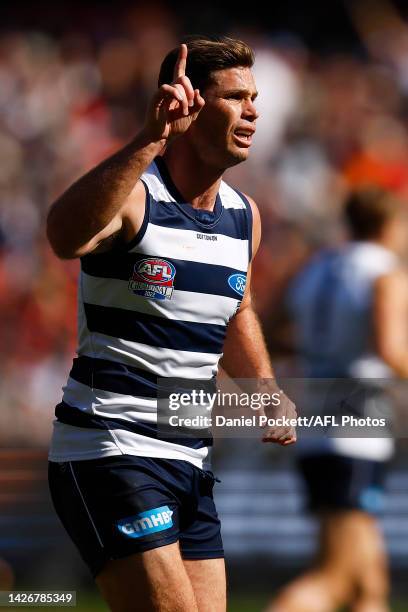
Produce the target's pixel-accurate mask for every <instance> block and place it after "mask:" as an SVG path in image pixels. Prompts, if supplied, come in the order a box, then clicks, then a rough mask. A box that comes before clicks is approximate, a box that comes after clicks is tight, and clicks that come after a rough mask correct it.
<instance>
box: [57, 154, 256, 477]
mask: <svg viewBox="0 0 408 612" xmlns="http://www.w3.org/2000/svg"><path fill="white" fill-rule="evenodd" d="M141 179H142V181H143V183H144V186H145V189H146V212H145V217H144V221H143V224H142V227H141V229H140V231H139V233H138V235H137V236H135V238H134V239H133V240H132V242H131V243H129V244H127V245H126V247H120V248H119V247H118V248H115V249H113V250H111V251H109V252H107V253H101V254H89V255H86V256H85V257H82V259H81V272H80V278H79V290H78V326H79V347H78V356H77V357H76V358H75V359H74V363H73V366H72V370H71V372H70V375H69V378H68V382H67V385H66V386H65V387H64V395H63V399H62V402H61V403H60V404H59V405H58V406H57V408H56V420H55V421H54V432H53V437H52V443H51V450H50V455H49V457H50V460H51V461H69V460H81V459H94V458H98V457H102V456H108V455H119V454H131V455H141V456H147V457H161V458H170V459H184V460H187V461H190V462H191V463H193V464H195V465H197V466H198V467H202V465H203V461H205V460H206V459H207V457H208V452H209V448H208V444H209V441H208V439H207V440H201V439H196V438H183V439H182V440H180V439H177V440H175V441H168V440H161V439H159V438H158V436H157V379H158V378H160V377H170V378H184V379H211V378H214V377H215V376H216V374H217V369H218V362H219V359H220V358H221V356H222V349H223V343H224V338H225V334H226V329H227V325H228V322H229V320H230V319H231V317H232V316H233V315H234V314H235V312H236V310H237V308H238V307H239V305H240V303H241V300H242V296H243V292H244V289H245V279H246V273H247V269H248V265H249V261H250V258H251V249H252V246H251V237H252V214H251V209H250V205H249V202H248V201H247V199H246V198H245V196H244V195H243V194H241V193H240V192H238V191H236V190H234V189H232V188H231V187H230V186H229V185H227V184H226V183H225V182H224V181H222V182H221V186H220V190H219V193H218V195H217V198H216V202H215V206H214V210H213V211H205V210H199V209H194V208H193V207H192V206H191V205H190V204H188V203H186V202H183V199H182V197H181V196H180V194H179V193H178V192H177V190H176V188H175V186H174V184H173V183H172V181H171V178H170V176H169V174H168V172H167V169H166V166H165V164H164V161H163V160H162V159H161V158H156V159H155V161H154V162H153V163H152V164H151V165H150V166H149V168H148V169H147V170H146V172H145V173H144V174H143V175H142V177H141ZM176 442H177V443H176Z"/></svg>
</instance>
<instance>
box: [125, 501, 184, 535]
mask: <svg viewBox="0 0 408 612" xmlns="http://www.w3.org/2000/svg"><path fill="white" fill-rule="evenodd" d="M172 515H173V511H172V510H170V508H169V507H168V506H160V507H159V508H153V509H152V510H146V512H140V513H139V514H136V515H135V516H131V517H128V518H125V519H122V520H120V521H118V523H117V524H116V526H117V528H118V529H119V531H120V532H121V533H123V535H125V536H128V537H129V538H142V537H143V536H147V535H150V534H151V533H156V532H157V531H164V530H165V529H170V527H173V519H172Z"/></svg>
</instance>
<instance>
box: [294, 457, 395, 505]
mask: <svg viewBox="0 0 408 612" xmlns="http://www.w3.org/2000/svg"><path fill="white" fill-rule="evenodd" d="M386 465H387V464H386V462H383V461H373V460H371V459H360V458H354V457H345V456H342V455H335V454H328V453H325V454H321V455H305V456H303V457H300V458H299V459H298V466H299V469H300V472H301V474H302V476H303V479H304V483H305V488H306V494H307V498H308V508H309V510H312V511H316V512H321V511H324V510H327V511H330V512H332V511H336V510H362V511H364V512H369V513H371V514H377V513H381V512H382V511H383V508H384V479H385V472H386Z"/></svg>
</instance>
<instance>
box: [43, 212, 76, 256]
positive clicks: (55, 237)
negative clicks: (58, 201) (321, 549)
mask: <svg viewBox="0 0 408 612" xmlns="http://www.w3.org/2000/svg"><path fill="white" fill-rule="evenodd" d="M46 233H47V239H48V242H49V243H50V246H51V248H52V250H53V251H54V253H55V255H56V256H57V257H59V258H60V259H73V258H74V257H76V254H75V253H74V252H73V250H72V248H70V245H69V244H67V236H66V232H64V226H63V224H62V223H61V222H60V221H59V219H58V215H56V214H55V209H54V208H51V209H50V211H49V213H48V216H47V226H46Z"/></svg>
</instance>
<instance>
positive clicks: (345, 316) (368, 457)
mask: <svg viewBox="0 0 408 612" xmlns="http://www.w3.org/2000/svg"><path fill="white" fill-rule="evenodd" d="M345 216H346V221H347V223H348V226H349V229H350V233H351V241H350V243H349V244H347V245H345V246H343V247H341V248H339V249H336V250H332V251H324V252H321V253H319V254H318V255H317V256H316V257H315V258H314V259H313V260H312V261H311V262H310V263H309V264H308V265H307V266H306V268H305V269H304V270H303V271H301V273H300V274H299V275H298V277H297V278H295V280H294V283H293V286H292V288H291V291H290V294H289V304H290V310H291V314H292V317H293V320H294V333H295V336H294V338H295V343H296V345H297V350H298V352H299V355H300V357H301V359H302V362H303V366H304V374H305V376H306V377H311V378H342V379H355V382H354V384H356V380H357V379H367V378H389V377H392V376H394V375H397V376H400V377H403V378H406V377H408V343H407V340H408V335H407V321H408V291H407V277H406V274H405V272H404V271H403V270H402V268H401V266H400V263H399V257H398V256H399V255H401V254H402V252H403V250H404V248H406V243H407V226H406V219H405V212H404V207H403V204H402V203H401V202H400V201H397V200H396V199H395V198H394V197H393V196H391V195H390V194H389V193H385V192H383V191H381V190H378V189H376V188H372V189H368V188H367V189H365V190H362V191H359V192H356V193H353V194H351V195H350V196H349V198H348V201H347V202H346V205H345ZM350 383H351V386H352V384H353V383H352V380H350ZM342 384H343V386H344V385H347V382H346V381H343V383H342ZM360 390H361V387H360ZM367 392H368V393H367V394H366V395H365V400H364V399H363V400H362V402H361V405H360V406H359V407H360V409H361V411H362V415H363V414H364V415H365V416H367V414H369V410H370V405H369V401H370V398H371V400H373V399H374V401H375V405H377V406H378V402H379V401H385V397H381V394H382V392H381V390H380V391H378V389H377V390H373V391H370V390H369V389H367ZM357 406H358V401H357ZM353 407H354V408H356V405H355V403H354V406H353ZM329 408H330V407H329ZM357 415H358V413H357ZM376 416H378V414H377V415H376ZM380 416H383V415H380ZM330 435H334V434H333V432H332V433H331V434H330ZM368 435H369V434H368ZM298 445H299V448H298V457H299V468H300V471H301V473H302V476H303V478H304V481H305V485H306V489H307V492H308V495H309V502H310V509H311V510H313V511H314V512H316V513H318V516H319V519H320V539H319V551H318V561H317V564H316V565H315V567H314V568H313V569H311V570H310V571H308V572H307V573H305V574H303V575H302V576H300V577H299V578H297V579H296V580H295V581H294V582H292V583H291V584H289V585H288V586H286V587H284V588H283V590H282V591H281V592H280V593H279V595H278V597H277V598H276V599H275V600H274V601H273V603H272V604H271V605H270V607H269V608H268V610H269V611H270V612H309V611H310V612H330V611H335V610H337V609H338V608H339V607H341V606H343V605H349V606H350V607H351V608H350V609H351V610H353V611H354V612H385V611H387V610H389V606H388V603H387V599H388V591H389V584H388V570H387V559H386V553H385V546H384V541H383V537H382V534H381V532H380V530H379V529H378V526H377V522H376V518H375V516H374V514H375V511H378V510H380V509H381V497H382V495H383V491H382V485H383V477H384V467H385V465H386V462H387V461H388V459H389V458H390V457H391V455H392V453H393V440H392V439H391V438H390V437H382V438H370V437H366V438H361V437H360V438H340V437H337V438H336V437H325V438H324V439H321V438H308V439H303V438H301V439H300V440H299V443H298Z"/></svg>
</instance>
